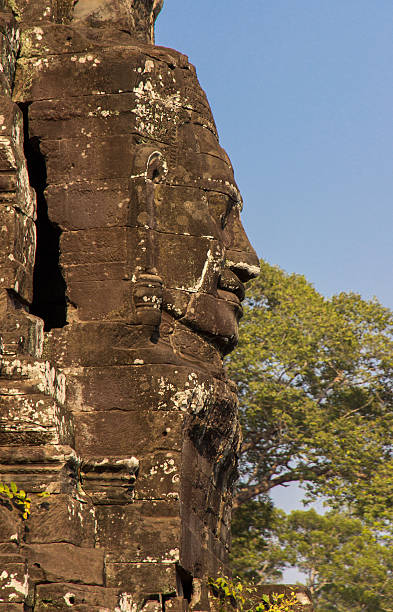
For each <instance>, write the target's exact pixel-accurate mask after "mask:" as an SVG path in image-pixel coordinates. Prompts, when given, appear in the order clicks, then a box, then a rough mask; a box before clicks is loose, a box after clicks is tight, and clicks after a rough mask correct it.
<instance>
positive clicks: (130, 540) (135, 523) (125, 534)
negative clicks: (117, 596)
mask: <svg viewBox="0 0 393 612" xmlns="http://www.w3.org/2000/svg"><path fill="white" fill-rule="evenodd" d="M152 503H154V502H152ZM147 505H148V504H147V502H145V503H142V504H141V503H135V504H132V505H131V506H101V507H99V508H97V510H96V524H97V546H99V547H100V548H103V549H105V551H106V562H109V561H111V562H114V561H116V562H120V561H122V562H134V563H137V562H141V563H146V562H149V563H153V562H154V563H157V562H160V563H163V562H167V563H174V562H176V561H178V560H179V550H180V534H181V525H180V515H179V514H178V515H177V516H170V517H168V516H165V515H164V516H163V515H161V516H160V514H159V512H160V509H161V508H162V509H163V510H164V513H165V508H166V506H167V504H166V502H158V505H157V502H156V505H155V508H154V513H152V512H150V513H149V514H146V509H147ZM161 511H162V510H161Z"/></svg>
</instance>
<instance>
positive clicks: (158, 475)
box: [135, 440, 181, 501]
mask: <svg viewBox="0 0 393 612" xmlns="http://www.w3.org/2000/svg"><path fill="white" fill-rule="evenodd" d="M179 442H181V440H179ZM139 459H140V468H139V475H138V478H137V481H136V483H135V499H137V500H154V499H156V500H160V499H161V500H166V501H177V500H179V498H180V487H181V483H180V472H181V455H180V453H179V452H174V451H166V452H163V451H156V452H150V453H149V454H147V453H146V454H143V455H141V456H140V457H139Z"/></svg>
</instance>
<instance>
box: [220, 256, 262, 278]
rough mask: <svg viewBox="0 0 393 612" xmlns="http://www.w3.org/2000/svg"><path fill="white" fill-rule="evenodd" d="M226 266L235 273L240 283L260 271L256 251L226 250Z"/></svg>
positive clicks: (257, 274) (255, 275) (254, 276)
mask: <svg viewBox="0 0 393 612" xmlns="http://www.w3.org/2000/svg"><path fill="white" fill-rule="evenodd" d="M251 255H255V257H250V256H251ZM233 259H235V261H233ZM227 267H228V268H229V269H230V270H232V272H234V273H235V274H236V276H237V277H238V278H239V279H240V280H241V281H242V283H247V282H248V281H250V280H252V279H253V278H256V277H257V276H259V273H260V271H261V268H260V265H259V260H258V257H257V255H256V253H253V254H252V253H241V252H238V251H229V252H227Z"/></svg>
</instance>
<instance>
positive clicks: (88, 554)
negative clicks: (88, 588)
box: [23, 542, 104, 586]
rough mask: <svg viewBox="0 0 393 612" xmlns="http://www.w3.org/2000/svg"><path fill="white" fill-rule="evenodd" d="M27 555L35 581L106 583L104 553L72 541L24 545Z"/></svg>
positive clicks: (32, 577) (30, 574) (31, 575)
mask: <svg viewBox="0 0 393 612" xmlns="http://www.w3.org/2000/svg"><path fill="white" fill-rule="evenodd" d="M23 552H24V553H25V554H26V556H27V557H28V563H29V576H30V578H31V579H32V580H34V581H35V582H59V581H60V582H61V581H62V580H66V581H67V582H76V583H82V584H92V585H99V586H100V585H103V583H104V553H103V551H102V550H99V549H94V548H79V547H78V546H73V545H72V544H65V543H60V542H59V543H52V544H29V545H26V546H24V547H23Z"/></svg>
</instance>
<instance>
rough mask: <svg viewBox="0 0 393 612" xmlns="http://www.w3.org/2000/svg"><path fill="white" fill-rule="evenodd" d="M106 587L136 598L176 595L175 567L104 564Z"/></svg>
mask: <svg viewBox="0 0 393 612" xmlns="http://www.w3.org/2000/svg"><path fill="white" fill-rule="evenodd" d="M106 571H107V586H109V587H113V588H119V589H122V590H125V591H127V592H128V593H133V594H134V595H135V596H136V597H138V595H139V596H140V595H143V596H144V597H147V596H148V595H153V594H162V595H175V594H176V592H177V591H176V566H175V564H166V563H113V562H108V563H107V564H106Z"/></svg>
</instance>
